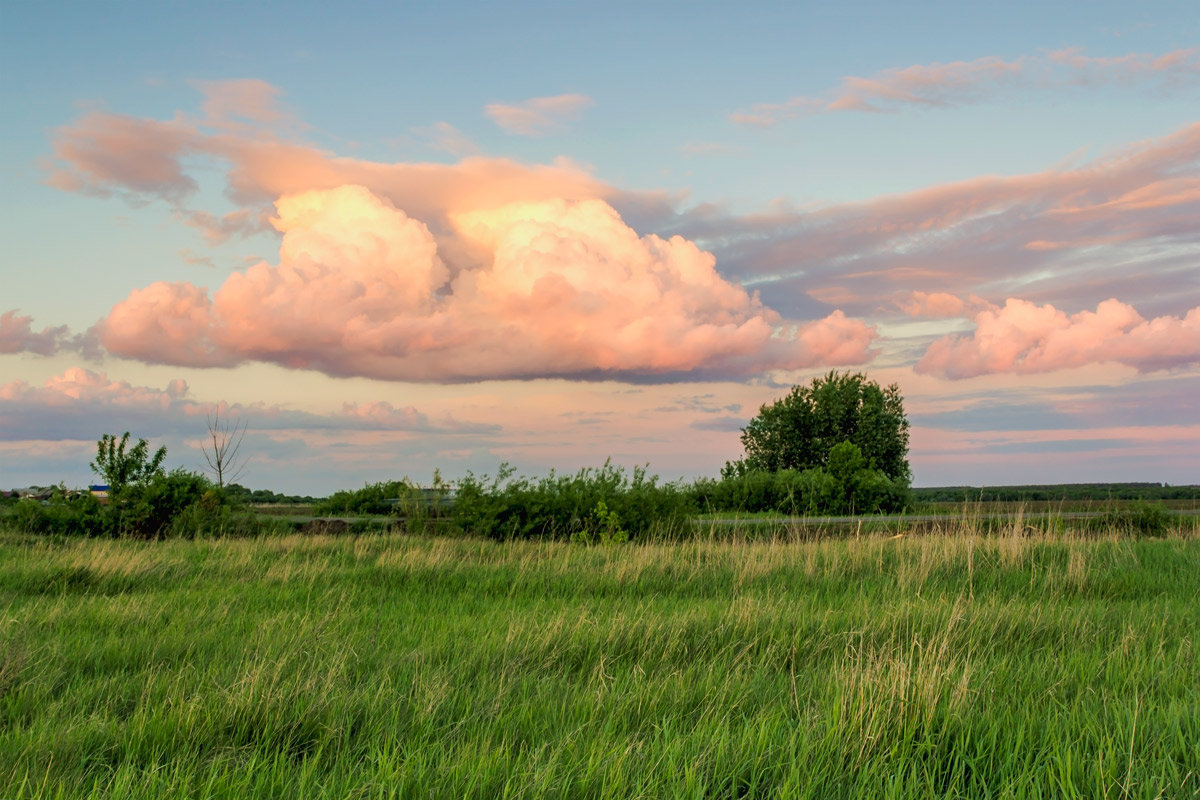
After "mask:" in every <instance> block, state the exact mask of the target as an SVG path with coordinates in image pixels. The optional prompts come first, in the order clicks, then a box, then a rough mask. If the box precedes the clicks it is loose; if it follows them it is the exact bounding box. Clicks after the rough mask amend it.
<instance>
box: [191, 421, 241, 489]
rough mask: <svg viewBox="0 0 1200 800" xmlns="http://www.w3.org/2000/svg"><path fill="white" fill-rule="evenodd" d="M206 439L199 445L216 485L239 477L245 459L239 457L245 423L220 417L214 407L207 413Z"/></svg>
mask: <svg viewBox="0 0 1200 800" xmlns="http://www.w3.org/2000/svg"><path fill="white" fill-rule="evenodd" d="M207 419H208V439H207V440H206V441H205V442H204V444H202V445H200V452H202V453H203V454H204V461H205V463H206V464H208V471H209V472H211V473H212V474H213V476H214V477H215V478H216V479H217V486H219V487H221V488H224V486H225V483H226V482H229V483H233V482H234V481H236V480H237V479H238V478H239V477H241V474H242V471H243V470H245V468H246V460H245V459H244V458H241V457H239V455H238V452H239V451H240V450H241V449H242V440H243V439H244V438H246V423H245V422H244V421H238V420H233V422H232V423H231V422H230V420H229V418H228V417H226V418H225V419H221V410H220V409H219V408H218V409H215V410H214V411H213V412H212V413H211V414H209V415H208V417H207Z"/></svg>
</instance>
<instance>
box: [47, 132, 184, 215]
mask: <svg viewBox="0 0 1200 800" xmlns="http://www.w3.org/2000/svg"><path fill="white" fill-rule="evenodd" d="M195 143H196V129H195V128H194V127H193V126H192V125H191V124H190V123H188V122H186V121H185V120H183V119H182V118H181V117H179V116H177V117H176V118H175V119H174V120H172V121H170V122H160V121H158V120H151V119H140V118H137V117H129V116H124V115H119V114H109V113H105V112H100V111H95V112H92V113H90V114H88V115H87V116H85V117H83V118H82V119H81V120H79V121H77V122H76V123H75V124H73V125H69V126H66V127H64V128H60V129H59V130H58V132H57V134H56V137H55V142H54V154H55V156H56V157H57V158H58V160H59V164H58V165H56V166H55V167H53V168H52V170H51V172H50V175H49V177H48V181H49V182H50V184H51V185H52V186H55V187H57V188H59V189H67V190H71V191H86V192H91V193H96V194H107V193H109V192H111V191H113V190H114V189H120V190H125V191H126V192H129V193H135V194H147V195H151V196H156V197H160V198H163V199H167V200H170V201H172V202H179V201H180V200H182V199H183V197H184V196H186V195H188V194H190V193H192V192H194V191H195V190H196V182H195V181H194V180H192V179H191V178H190V177H188V176H187V175H186V174H185V173H184V171H183V165H182V164H181V163H180V162H181V159H182V158H183V156H184V155H185V154H186V153H187V152H188V151H189V149H190V148H191V147H192V146H193V145H194V144H195Z"/></svg>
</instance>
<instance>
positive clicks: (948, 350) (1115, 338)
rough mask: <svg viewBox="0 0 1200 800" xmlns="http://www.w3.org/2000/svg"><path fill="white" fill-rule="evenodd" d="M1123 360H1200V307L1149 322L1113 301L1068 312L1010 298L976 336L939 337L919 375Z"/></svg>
mask: <svg viewBox="0 0 1200 800" xmlns="http://www.w3.org/2000/svg"><path fill="white" fill-rule="evenodd" d="M1104 362H1116V363H1121V364H1126V365H1128V366H1132V367H1135V368H1137V369H1138V370H1140V371H1143V372H1148V371H1152V370H1157V369H1168V368H1171V367H1182V366H1190V365H1194V364H1197V363H1200V307H1197V308H1194V309H1192V310H1191V311H1189V312H1188V313H1187V314H1186V315H1185V316H1183V317H1171V316H1163V317H1157V318H1155V319H1152V320H1145V319H1143V318H1142V316H1141V315H1140V314H1138V312H1137V311H1136V310H1135V309H1134V308H1133V307H1132V306H1129V305H1126V304H1125V303H1122V302H1120V301H1119V300H1115V299H1109V300H1105V301H1104V302H1102V303H1100V305H1099V306H1097V308H1096V310H1095V311H1080V312H1079V313H1076V314H1071V315H1068V314H1066V313H1065V312H1063V311H1060V310H1059V309H1057V308H1054V307H1053V306H1050V305H1041V306H1039V305H1036V304H1034V303H1030V302H1028V301H1026V300H1020V299H1017V298H1009V299H1008V301H1007V302H1006V303H1005V304H1004V306H1003V307H1000V308H991V309H986V310H984V311H981V312H979V314H978V315H977V316H976V317H975V330H974V332H973V333H972V334H970V335H969V336H962V335H951V336H946V337H943V338H941V339H938V340H937V341H935V342H934V343H933V344H932V345H930V346H929V349H928V350H927V351H926V352H925V355H924V356H923V357H922V358H921V360H920V361H919V362H918V363H917V365H916V367H915V369H916V371H917V372H918V373H925V374H931V375H936V376H940V377H945V378H969V377H974V376H977V375H986V374H990V373H1001V372H1015V373H1032V372H1052V371H1056V370H1061V369H1069V368H1072V367H1080V366H1083V365H1085V364H1094V363H1104Z"/></svg>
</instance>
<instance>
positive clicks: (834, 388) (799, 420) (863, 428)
mask: <svg viewBox="0 0 1200 800" xmlns="http://www.w3.org/2000/svg"><path fill="white" fill-rule="evenodd" d="M908 427H909V426H908V419H907V417H905V414H904V401H903V398H902V397H901V396H900V389H899V387H897V386H896V385H895V384H892V385H891V386H888V387H887V388H886V389H883V388H880V386H879V384H878V383H876V382H875V381H871V380H868V379H867V377H866V376H865V375H863V374H862V373H839V372H830V373H829V374H828V375H826V376H825V377H824V378H813V380H812V383H811V384H810V385H808V386H794V387H792V390H791V392H790V393H789V394H788V395H787V396H786V397H783V398H781V399H779V400H777V401H775V402H774V403H772V404H770V405H763V406H762V408H760V409H759V413H758V416H756V417H755V418H754V419H752V420H750V423H749V424H748V425H747V426H746V427H745V428H743V429H742V445H743V447H744V448H745V451H746V455H745V457H744V459H743V460H742V463H741V464H740V465H738V464H733V465H727V471H729V472H732V473H736V472H738V471H739V470H740V471H745V472H749V471H764V472H778V471H779V470H785V469H790V470H801V471H802V470H806V469H823V468H827V467H828V466H829V459H830V455H831V453H832V451H833V449H834V448H835V447H837V446H838V445H839V444H841V443H843V442H850V443H852V444H854V445H856V446H857V447H858V449H859V451H860V453H861V454H862V456H863V458H864V459H865V461H866V464H867V465H869V466H870V467H871V468H872V469H877V470H879V471H881V472H882V473H883V474H884V475H885V476H887V478H888V479H889V480H892V481H901V482H904V483H908V482H909V481H910V480H911V477H912V476H911V471H910V470H909V466H908Z"/></svg>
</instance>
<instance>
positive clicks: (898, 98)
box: [730, 48, 1200, 127]
mask: <svg viewBox="0 0 1200 800" xmlns="http://www.w3.org/2000/svg"><path fill="white" fill-rule="evenodd" d="M1198 75H1200V57H1198V55H1197V51H1196V50H1195V49H1190V50H1174V51H1172V52H1169V53H1163V54H1161V55H1155V54H1147V53H1130V54H1126V55H1122V56H1113V57H1095V56H1088V55H1085V54H1084V52H1083V51H1082V50H1081V49H1079V48H1069V49H1064V50H1057V51H1054V52H1051V53H1047V54H1045V55H1037V56H1021V57H1019V58H1016V59H1013V60H1011V61H1005V60H1004V59H1001V58H996V57H993V56H986V57H983V58H977V59H974V60H972V61H951V62H948V63H932V64H913V65H912V66H908V67H891V68H888V69H883V70H880V71H879V72H877V73H875V74H874V75H870V76H866V77H861V76H854V75H851V76H847V77H844V78H842V80H841V82H840V83H839V84H838V86H837V87H836V88H834V89H832V90H830V91H829V92H826V93H824V94H823V95H821V96H799V97H792V98H790V99H789V100H787V101H785V102H782V103H758V104H756V105H754V106H751V109H750V111H749V112H746V111H738V112H735V113H733V114H731V115H730V119H731V120H732V121H733V122H735V123H737V124H739V125H752V126H756V127H772V126H774V125H776V124H777V123H779V122H780V121H782V120H785V119H791V118H794V117H798V116H804V115H808V114H818V113H826V112H832V111H860V112H881V111H898V110H900V109H902V108H906V107H913V106H917V107H926V108H930V107H946V106H958V105H965V104H969V103H975V102H979V101H980V100H982V99H984V98H986V97H989V96H991V95H994V94H996V93H998V92H999V91H1000V90H1002V89H1004V88H1008V87H1011V86H1019V85H1038V86H1042V87H1050V88H1053V87H1062V86H1069V85H1074V86H1096V85H1104V84H1113V83H1133V82H1135V81H1142V82H1147V81H1158V82H1160V84H1162V85H1163V86H1167V87H1171V86H1174V85H1177V84H1181V83H1183V82H1185V81H1191V80H1194V79H1195V78H1196V76H1198Z"/></svg>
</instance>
